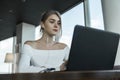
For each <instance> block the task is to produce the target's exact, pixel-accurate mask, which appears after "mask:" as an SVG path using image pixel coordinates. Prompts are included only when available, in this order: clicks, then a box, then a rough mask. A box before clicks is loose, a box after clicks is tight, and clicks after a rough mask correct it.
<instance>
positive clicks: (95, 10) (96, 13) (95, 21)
mask: <svg viewBox="0 0 120 80" xmlns="http://www.w3.org/2000/svg"><path fill="white" fill-rule="evenodd" d="M89 11H90V23H91V27H93V28H97V29H102V30H104V24H103V15H102V7H101V0H89Z"/></svg>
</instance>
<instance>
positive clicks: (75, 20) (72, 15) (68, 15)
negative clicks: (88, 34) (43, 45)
mask: <svg viewBox="0 0 120 80" xmlns="http://www.w3.org/2000/svg"><path fill="white" fill-rule="evenodd" d="M61 17H62V31H63V32H62V38H61V40H60V42H63V43H66V44H67V45H68V46H69V47H70V46H71V40H72V35H73V30H74V26H75V25H76V24H79V25H84V10H83V3H80V4H79V5H77V6H75V7H73V8H72V9H70V10H69V11H67V12H65V13H64V14H62V16H61Z"/></svg>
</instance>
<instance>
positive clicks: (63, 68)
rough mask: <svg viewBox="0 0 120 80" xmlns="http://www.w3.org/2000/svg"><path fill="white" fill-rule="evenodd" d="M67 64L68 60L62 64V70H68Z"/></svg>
mask: <svg viewBox="0 0 120 80" xmlns="http://www.w3.org/2000/svg"><path fill="white" fill-rule="evenodd" d="M66 64H67V61H65V62H64V63H62V65H61V66H60V71H65V70H66Z"/></svg>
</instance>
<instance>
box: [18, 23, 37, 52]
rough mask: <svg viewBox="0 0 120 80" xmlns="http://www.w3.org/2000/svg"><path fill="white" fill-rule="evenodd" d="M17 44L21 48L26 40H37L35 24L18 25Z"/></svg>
mask: <svg viewBox="0 0 120 80" xmlns="http://www.w3.org/2000/svg"><path fill="white" fill-rule="evenodd" d="M16 33H17V44H18V46H19V49H20V50H21V48H22V47H23V45H24V43H25V41H28V40H35V25H31V24H28V23H21V24H18V25H17V32H16Z"/></svg>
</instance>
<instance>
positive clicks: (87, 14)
mask: <svg viewBox="0 0 120 80" xmlns="http://www.w3.org/2000/svg"><path fill="white" fill-rule="evenodd" d="M89 7H90V6H89V0H84V14H85V15H84V17H85V18H84V19H85V26H87V27H90V26H91V24H90V8H89Z"/></svg>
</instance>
